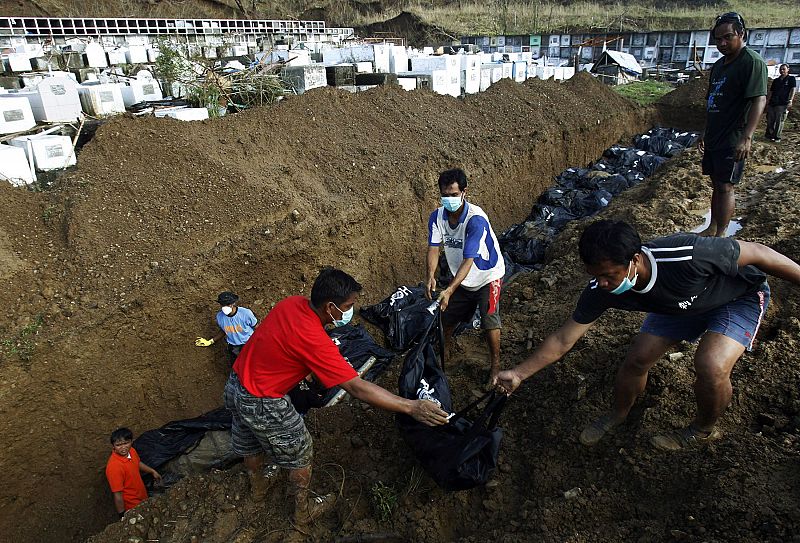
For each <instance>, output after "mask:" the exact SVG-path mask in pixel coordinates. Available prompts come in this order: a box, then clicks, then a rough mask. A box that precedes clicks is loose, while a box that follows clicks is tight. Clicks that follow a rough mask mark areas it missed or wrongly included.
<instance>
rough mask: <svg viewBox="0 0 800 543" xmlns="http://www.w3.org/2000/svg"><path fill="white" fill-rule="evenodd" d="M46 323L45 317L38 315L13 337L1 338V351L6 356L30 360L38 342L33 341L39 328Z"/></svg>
mask: <svg viewBox="0 0 800 543" xmlns="http://www.w3.org/2000/svg"><path fill="white" fill-rule="evenodd" d="M42 324H44V317H42V315H36V316H35V317H34V318H33V320H31V322H30V323H29V324H28V325H27V326H25V327H24V328H23V329H22V330H20V331H19V332H17V334H16V335H15V336H13V337H10V338H6V339H3V340H0V352H2V354H3V357H4V358H9V357H16V358H19V359H20V360H24V361H28V360H30V359H31V356H32V355H33V350H34V349H35V348H36V344H35V343H34V342H33V336H35V335H36V334H37V333H38V332H39V329H40V328H41V327H42Z"/></svg>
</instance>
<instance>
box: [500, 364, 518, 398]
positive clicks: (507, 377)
mask: <svg viewBox="0 0 800 543" xmlns="http://www.w3.org/2000/svg"><path fill="white" fill-rule="evenodd" d="M522 380H523V379H522V377H521V376H520V375H519V374H518V373H517V372H516V371H515V370H514V369H510V370H505V371H501V372H500V373H498V374H497V377H495V378H494V384H495V386H497V387H498V388H499V389H500V390H501V391H502V392H505V393H506V394H508V395H511V393H512V392H514V391H515V390H517V388H518V387H519V385H520V384H521V383H522Z"/></svg>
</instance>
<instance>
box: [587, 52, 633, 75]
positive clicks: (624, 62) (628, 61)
mask: <svg viewBox="0 0 800 543" xmlns="http://www.w3.org/2000/svg"><path fill="white" fill-rule="evenodd" d="M605 53H606V54H607V55H608V56H609V57H611V59H612V60H613V61H614V62H616V63H617V64H619V65H620V66H621V67H622V68H623V69H625V70H628V71H631V72H633V73H635V74H641V73H642V67H641V66H639V62H638V61H637V60H636V58H635V57H634V56H633V55H631V54H629V53H623V52H622V51H611V50H606V51H605ZM598 64H599V63H598Z"/></svg>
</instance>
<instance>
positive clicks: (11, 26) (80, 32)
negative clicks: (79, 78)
mask: <svg viewBox="0 0 800 543" xmlns="http://www.w3.org/2000/svg"><path fill="white" fill-rule="evenodd" d="M224 34H238V35H242V36H272V37H277V38H284V39H286V38H293V39H295V40H298V41H337V40H339V39H341V38H343V37H347V36H350V35H352V34H353V29H352V28H328V27H327V26H326V25H325V22H324V21H292V20H278V19H128V18H75V17H0V39H2V37H3V36H16V37H25V38H26V39H28V40H36V39H46V38H54V39H59V38H65V37H76V36H86V37H100V36H128V35H149V36H159V35H172V36H187V37H190V36H194V37H202V36H212V35H214V36H219V35H224Z"/></svg>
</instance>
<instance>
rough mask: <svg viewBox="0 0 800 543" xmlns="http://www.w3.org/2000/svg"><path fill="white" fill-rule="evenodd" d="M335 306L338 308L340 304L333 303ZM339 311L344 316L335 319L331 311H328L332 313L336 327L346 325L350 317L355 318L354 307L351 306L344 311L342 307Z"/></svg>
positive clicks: (329, 313)
mask: <svg viewBox="0 0 800 543" xmlns="http://www.w3.org/2000/svg"><path fill="white" fill-rule="evenodd" d="M331 303H333V302H331ZM333 307H335V308H336V309H339V306H338V305H336V304H333ZM339 313H341V314H342V318H341V319H333V315H331V312H330V311H328V315H330V317H331V318H332V319H333V325H334V326H335V327H336V328H339V327H340V326H344V325H345V324H347V323H348V322H350V319H352V318H353V308H352V307H351V308H350V309H348V310H347V311H342V310H341V309H339Z"/></svg>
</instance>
